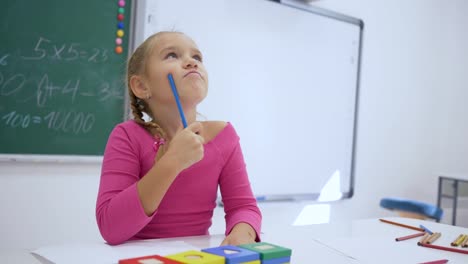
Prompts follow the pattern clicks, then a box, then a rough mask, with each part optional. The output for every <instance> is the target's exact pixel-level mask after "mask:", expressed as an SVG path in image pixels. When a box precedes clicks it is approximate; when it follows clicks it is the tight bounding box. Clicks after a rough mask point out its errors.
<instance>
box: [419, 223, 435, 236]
mask: <svg viewBox="0 0 468 264" xmlns="http://www.w3.org/2000/svg"><path fill="white" fill-rule="evenodd" d="M419 227H421V228H422V229H424V231H426V233H429V235H432V231H431V230H429V229H428V228H427V227H425V226H423V225H419Z"/></svg>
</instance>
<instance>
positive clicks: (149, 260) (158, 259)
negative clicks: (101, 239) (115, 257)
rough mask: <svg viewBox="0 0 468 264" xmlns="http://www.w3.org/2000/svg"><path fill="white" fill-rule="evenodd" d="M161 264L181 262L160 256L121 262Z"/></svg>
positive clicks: (177, 263) (121, 261)
mask: <svg viewBox="0 0 468 264" xmlns="http://www.w3.org/2000/svg"><path fill="white" fill-rule="evenodd" d="M160 263H163V264H166V263H167V264H181V262H178V261H175V260H172V259H168V258H165V257H162V256H159V255H154V256H146V257H138V258H132V259H121V260H119V264H160Z"/></svg>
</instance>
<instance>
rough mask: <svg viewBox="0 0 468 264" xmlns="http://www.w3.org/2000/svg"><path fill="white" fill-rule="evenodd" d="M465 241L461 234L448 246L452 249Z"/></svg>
mask: <svg viewBox="0 0 468 264" xmlns="http://www.w3.org/2000/svg"><path fill="white" fill-rule="evenodd" d="M464 240H465V235H463V234H460V235H459V236H458V237H457V238H456V239H455V240H454V241H453V242H452V243H450V245H451V246H452V247H458V246H459V245H460V244H461V242H463V241H464Z"/></svg>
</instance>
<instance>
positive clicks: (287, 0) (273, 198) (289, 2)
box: [256, 0, 364, 202]
mask: <svg viewBox="0 0 468 264" xmlns="http://www.w3.org/2000/svg"><path fill="white" fill-rule="evenodd" d="M270 1H273V2H277V3H278V4H281V5H285V6H289V7H293V8H296V9H299V10H303V11H306V12H310V13H313V14H316V15H320V16H324V17H327V18H330V19H335V20H338V21H342V22H345V23H349V24H354V25H357V26H359V49H358V50H359V54H358V62H357V73H356V74H357V76H356V77H357V78H356V100H355V105H354V123H353V138H352V150H351V153H352V154H351V169H350V173H351V175H350V178H349V180H350V183H349V191H348V192H345V193H342V196H341V198H340V199H339V200H343V199H350V198H352V197H353V195H354V183H355V170H356V143H357V133H358V130H357V125H358V112H359V95H360V94H359V92H360V90H359V88H360V85H361V67H362V48H363V43H362V41H363V35H364V21H363V20H362V19H358V18H355V17H351V16H348V15H344V14H341V13H338V12H334V11H330V10H327V9H324V8H320V7H316V6H312V5H310V4H307V3H305V2H304V1H301V0H276V1H275V0H270ZM319 196H320V193H296V194H278V195H267V196H263V195H260V196H257V197H256V198H257V201H258V202H278V201H280V202H282V201H284V202H288V201H303V200H313V201H317V200H318V198H319ZM327 202H328V201H327Z"/></svg>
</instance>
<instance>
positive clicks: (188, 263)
mask: <svg viewBox="0 0 468 264" xmlns="http://www.w3.org/2000/svg"><path fill="white" fill-rule="evenodd" d="M166 258H169V259H172V260H175V261H179V262H180V263H185V264H224V257H221V256H218V255H213V254H210V253H206V252H200V251H196V250H189V251H185V252H182V253H178V254H173V255H168V256H166Z"/></svg>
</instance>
